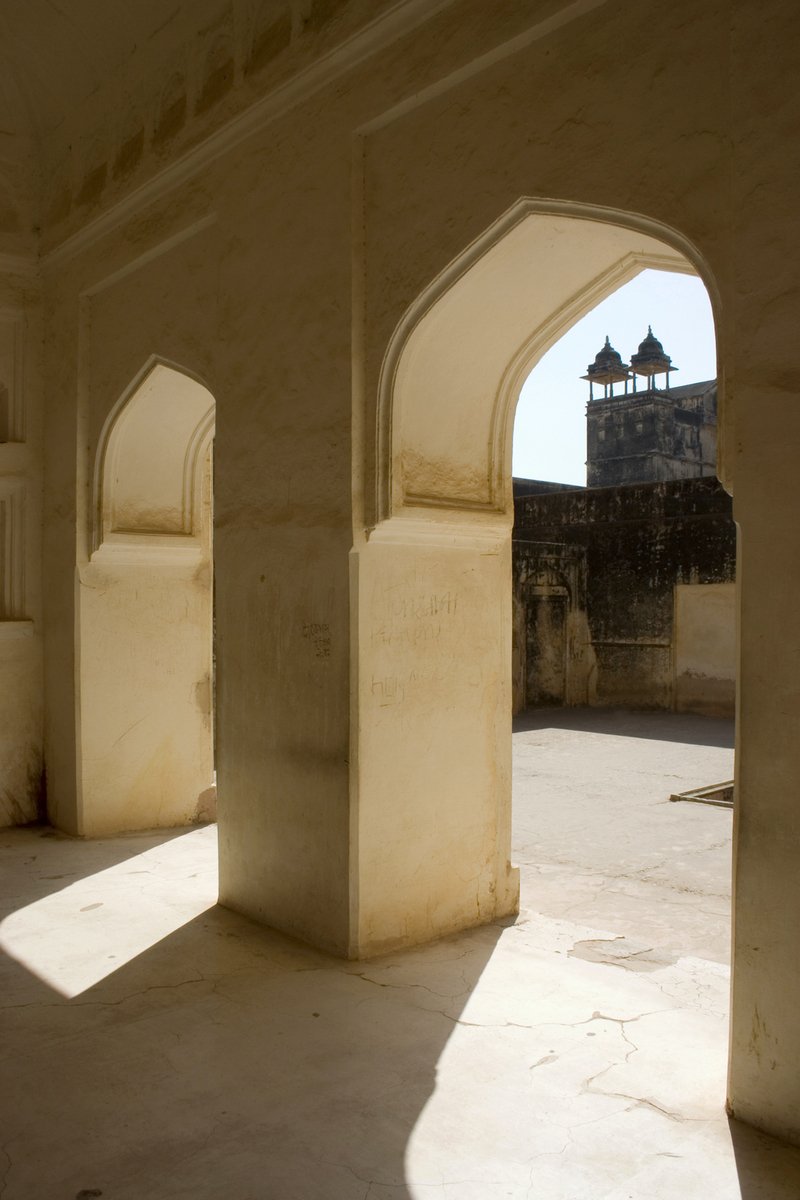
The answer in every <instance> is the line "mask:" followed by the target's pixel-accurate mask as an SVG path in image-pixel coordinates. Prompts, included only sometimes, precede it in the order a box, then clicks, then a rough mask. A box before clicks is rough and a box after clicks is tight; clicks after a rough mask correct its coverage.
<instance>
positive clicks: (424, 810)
mask: <svg viewBox="0 0 800 1200" xmlns="http://www.w3.org/2000/svg"><path fill="white" fill-rule="evenodd" d="M645 267H659V268H661V269H667V270H674V271H683V272H696V273H700V274H702V275H704V277H705V278H706V282H707V283H708V272H706V271H704V270H702V264H701V263H699V261H698V258H697V255H696V254H695V253H694V251H693V250H692V248H691V247H690V246H689V245H688V244H686V243H684V242H683V240H682V239H681V238H680V237H679V235H677V234H676V233H674V232H673V231H670V230H667V229H664V228H663V227H660V226H658V225H656V224H654V223H652V222H649V221H647V220H645V219H644V218H639V217H636V216H629V215H625V214H617V213H612V212H609V211H606V210H599V209H594V208H591V207H589V206H581V205H566V204H556V203H552V202H536V201H521V202H519V203H518V204H517V205H515V206H514V208H513V209H511V210H510V211H509V212H508V213H507V214H505V216H504V217H503V218H501V219H500V220H499V221H498V222H497V223H496V224H495V225H494V226H493V227H492V228H491V229H489V230H488V231H487V232H486V233H485V234H484V235H483V236H482V237H481V238H479V239H478V240H477V241H476V242H475V243H474V244H473V245H472V246H471V247H470V248H469V249H468V250H467V251H466V252H465V253H464V254H463V255H462V256H461V257H460V258H459V259H458V260H456V261H455V262H454V263H452V264H451V266H450V267H449V268H448V269H447V270H446V271H445V272H443V274H442V275H441V276H440V277H439V278H438V279H437V280H435V281H434V282H433V283H432V284H431V286H430V287H429V288H428V289H427V291H426V292H425V293H424V294H423V295H422V296H421V297H420V298H419V299H418V300H417V302H416V303H415V304H414V305H413V306H412V307H411V309H410V310H409V311H408V312H407V314H406V316H405V317H404V319H403V321H402V322H401V323H400V326H399V327H398V329H397V330H396V332H395V335H394V337H393V339H392V341H391V344H390V346H389V348H388V351H387V354H386V357H385V360H384V365H383V371H382V376H381V382H380V394H379V412H378V430H377V448H378V456H377V463H376V479H377V488H376V492H377V494H376V497H375V512H376V518H377V519H376V523H375V526H374V528H373V529H372V530H371V531H370V532H369V534H368V538H367V540H366V543H365V545H363V546H362V547H360V548H359V549H358V552H357V560H358V563H357V571H358V574H357V579H358V583H357V588H358V600H357V614H358V616H357V620H358V654H359V670H358V681H359V686H358V691H357V695H356V697H355V699H354V706H355V712H354V714H353V721H354V728H357V730H358V766H357V789H358V799H359V805H358V824H357V828H358V859H357V862H358V873H359V880H358V884H359V906H358V914H359V920H358V929H357V931H356V934H355V937H356V939H357V943H358V952H359V953H361V954H371V953H377V952H379V951H380V950H382V949H385V948H387V947H389V946H397V945H403V944H409V943H413V942H414V941H421V940H425V939H428V938H432V937H436V936H440V935H441V934H443V933H446V932H448V931H450V930H453V929H456V928H461V927H464V926H467V925H474V924H480V923H482V922H485V921H490V920H492V919H495V918H497V917H500V916H503V915H505V914H509V913H512V912H514V911H516V907H517V904H518V875H517V872H516V870H515V869H514V868H513V867H512V865H511V863H510V808H511V779H510V745H511V736H510V733H511V690H512V689H511V674H512V668H511V641H512V616H511V601H510V593H511V588H510V578H511V526H512V519H513V505H512V496H511V436H512V427H513V415H514V408H515V405H516V401H517V398H518V396H519V391H520V387H521V385H522V381H523V380H524V378H525V377H526V376H527V374H528V372H529V371H530V370H531V368H532V366H533V365H534V363H535V362H536V360H537V359H538V357H540V356H541V354H543V353H544V351H545V350H546V349H548V348H549V346H550V345H552V344H553V342H555V341H556V340H557V339H558V338H559V337H560V336H561V334H562V333H563V332H564V331H565V330H566V329H567V328H568V327H569V326H570V325H571V324H572V323H573V322H574V321H576V320H577V319H578V318H579V317H580V316H582V315H583V314H584V313H585V312H587V311H588V310H589V309H590V308H591V307H593V305H594V304H596V303H597V302H598V301H599V300H601V299H603V298H604V297H605V296H607V295H609V294H610V293H611V292H613V291H614V290H616V288H618V287H619V286H620V285H621V284H622V283H624V282H626V281H627V280H628V279H630V278H632V277H633V276H634V275H636V274H637V273H638V272H639V271H641V270H643V269H644V268H645ZM713 300H714V294H713V293H712V302H713Z"/></svg>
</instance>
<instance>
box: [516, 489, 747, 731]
mask: <svg viewBox="0 0 800 1200" xmlns="http://www.w3.org/2000/svg"><path fill="white" fill-rule="evenodd" d="M515 508H516V523H515V526H514V591H515V596H516V598H517V602H518V604H519V605H520V606H521V607H523V608H525V609H526V610H527V626H528V649H527V660H526V676H527V681H528V682H527V686H526V689H525V692H526V702H527V703H528V704H531V705H534V704H544V703H550V704H596V705H600V706H614V705H618V706H620V707H627V708H667V709H673V708H674V709H677V710H678V711H683V712H701V713H707V714H712V713H713V714H715V715H718V716H733V713H734V704H735V678H736V664H735V643H736V628H735V605H734V596H735V588H734V582H733V581H734V579H735V573H736V527H735V525H734V523H733V520H732V517H731V500H730V497H729V496H728V495H727V493H726V492H725V491H724V490H723V488H722V487H721V485H720V484H719V483H718V482H717V481H716V480H715V479H695V480H680V481H668V482H667V481H665V482H663V483H656V484H639V485H629V486H628V487H623V488H617V487H614V488H591V489H585V490H583V489H582V490H577V491H562V492H554V493H550V494H541V495H527V496H525V495H523V496H519V497H518V498H517V500H516V502H515ZM548 573H549V575H550V576H552V579H550V580H548V578H547V576H548ZM554 585H560V589H559V587H558V586H556V587H555V590H554ZM558 590H561V591H563V592H564V594H565V603H566V610H567V612H568V613H569V620H570V625H571V633H570V637H569V640H568V643H567V644H565V646H564V655H565V669H564V672H563V676H564V677H563V681H562V684H561V686H560V687H559V688H557V689H556V690H555V691H554V690H553V689H552V688H550V689H549V690H547V689H546V688H545V689H544V690H542V688H541V687H539V685H538V683H537V680H538V678H539V677H540V676H541V675H542V673H543V672H544V674H548V673H549V672H550V671H551V664H550V657H551V655H550V653H549V650H548V636H547V632H546V630H544V629H543V628H542V629H541V630H540V629H539V627H540V626H542V624H543V620H542V618H543V611H542V609H543V604H544V612H545V613H546V611H547V601H546V595H547V594H553V595H556V594H557V592H558ZM556 603H557V604H558V603H560V601H558V599H557V600H556Z"/></svg>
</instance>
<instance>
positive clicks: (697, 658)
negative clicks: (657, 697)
mask: <svg viewBox="0 0 800 1200" xmlns="http://www.w3.org/2000/svg"><path fill="white" fill-rule="evenodd" d="M674 622H675V623H674V632H673V643H674V651H673V654H674V670H675V707H676V709H678V711H679V712H699V713H707V714H709V715H715V714H716V715H724V716H727V715H728V714H730V713H732V712H733V710H734V705H735V699H736V584H735V583H710V584H688V583H679V584H678V585H677V586H676V588H675V618H674Z"/></svg>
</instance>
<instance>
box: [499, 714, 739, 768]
mask: <svg viewBox="0 0 800 1200" xmlns="http://www.w3.org/2000/svg"><path fill="white" fill-rule="evenodd" d="M532 729H574V730H581V731H583V732H586V733H599V734H611V735H613V736H614V737H629V738H647V739H648V740H654V741H658V742H683V743H684V744H685V745H692V746H718V747H719V748H720V749H732V748H733V744H734V724H733V721H732V720H727V719H725V718H722V717H699V716H696V715H695V714H686V715H685V714H683V713H671V712H664V711H662V710H658V711H653V712H633V711H631V710H629V709H622V708H527V709H525V711H524V712H521V713H519V714H518V715H517V716H516V717H515V718H514V732H515V733H521V732H523V731H528V730H532ZM712 782H713V781H712Z"/></svg>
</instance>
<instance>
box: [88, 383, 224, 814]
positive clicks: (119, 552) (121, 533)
mask: <svg viewBox="0 0 800 1200" xmlns="http://www.w3.org/2000/svg"><path fill="white" fill-rule="evenodd" d="M214 416H215V406H214V398H213V396H212V395H211V393H210V392H209V391H208V389H207V388H206V387H205V385H204V384H202V383H201V382H200V381H199V380H197V379H195V378H193V377H191V376H190V375H188V374H187V373H185V372H183V371H182V370H180V369H178V368H176V367H174V366H172V365H170V364H167V363H164V362H160V361H157V360H153V361H151V362H150V363H148V364H147V366H146V367H145V369H144V370H143V371H142V372H141V373H140V375H139V376H138V377H137V379H136V380H135V381H134V383H133V384H132V385H131V387H130V388H129V389H128V390H127V392H126V393H125V394H124V395H123V396H122V397H121V399H120V400H119V402H118V403H117V404H116V405H115V407H114V409H113V410H112V411H111V413H110V414H109V417H108V419H107V421H106V423H105V426H104V427H103V430H102V433H101V436H100V438H99V443H98V450H97V457H96V466H95V477H94V479H95V487H94V505H93V512H94V523H93V524H94V527H93V536H92V545H93V550H92V553H91V557H90V560H89V562H88V563H86V564H84V565H83V566H82V567H81V569H80V583H81V588H80V608H79V651H80V658H79V662H80V690H79V746H80V755H79V767H78V769H79V775H80V778H79V796H80V832H82V833H83V834H86V835H101V834H109V833H118V832H123V831H130V830H136V829H150V828H157V827H171V826H177V825H183V824H189V823H193V822H197V821H202V820H209V819H212V818H213V815H214V808H215V804H214V799H215V789H214V761H213V760H214V755H213V741H214V669H213V658H214V656H213V645H212V640H213V633H212V630H213V603H212V595H213V546H212V507H213V461H212V460H213V435H214Z"/></svg>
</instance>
